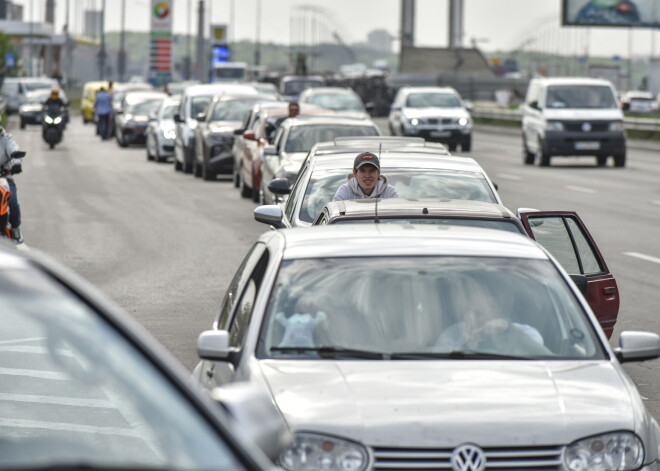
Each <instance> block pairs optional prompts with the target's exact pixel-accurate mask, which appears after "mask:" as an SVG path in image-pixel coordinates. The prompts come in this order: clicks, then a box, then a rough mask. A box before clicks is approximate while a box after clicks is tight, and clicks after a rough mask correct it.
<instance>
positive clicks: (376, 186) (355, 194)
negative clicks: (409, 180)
mask: <svg viewBox="0 0 660 471" xmlns="http://www.w3.org/2000/svg"><path fill="white" fill-rule="evenodd" d="M398 196H399V195H398V194H397V193H396V190H395V189H394V187H393V186H392V185H390V184H389V183H387V178H386V177H384V176H383V175H381V174H380V160H379V159H378V156H377V155H376V154H373V153H371V152H362V153H361V154H359V155H358V156H357V157H355V161H354V162H353V173H352V174H351V175H349V176H348V181H347V182H346V183H344V184H343V185H342V186H340V187H339V188H338V189H337V192H336V193H335V197H334V198H333V199H332V201H341V200H358V199H363V198H398Z"/></svg>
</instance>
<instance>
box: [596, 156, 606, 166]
mask: <svg viewBox="0 0 660 471" xmlns="http://www.w3.org/2000/svg"><path fill="white" fill-rule="evenodd" d="M596 165H597V166H598V167H605V166H606V165H607V156H606V155H597V156H596Z"/></svg>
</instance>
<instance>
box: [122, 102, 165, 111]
mask: <svg viewBox="0 0 660 471" xmlns="http://www.w3.org/2000/svg"><path fill="white" fill-rule="evenodd" d="M162 104H163V99H162V98H157V99H155V100H145V101H141V102H139V103H132V104H130V105H128V107H127V108H126V113H127V114H128V113H132V114H149V113H152V112H155V111H158V109H159V108H160V105H162Z"/></svg>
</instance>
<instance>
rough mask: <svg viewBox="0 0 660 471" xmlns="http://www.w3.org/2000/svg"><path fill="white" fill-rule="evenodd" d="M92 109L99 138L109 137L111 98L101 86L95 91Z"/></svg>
mask: <svg viewBox="0 0 660 471" xmlns="http://www.w3.org/2000/svg"><path fill="white" fill-rule="evenodd" d="M94 110H95V111H96V127H97V134H99V135H100V136H101V139H107V138H108V137H110V135H109V134H110V116H111V113H112V99H111V98H110V94H109V93H108V92H107V91H106V90H105V88H103V87H101V88H100V89H99V91H98V92H96V100H95V101H94Z"/></svg>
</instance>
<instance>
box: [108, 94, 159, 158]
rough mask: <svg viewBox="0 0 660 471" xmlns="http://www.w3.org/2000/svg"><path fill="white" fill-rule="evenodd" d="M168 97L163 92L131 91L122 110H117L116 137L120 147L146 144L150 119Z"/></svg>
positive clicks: (123, 103)
mask: <svg viewBox="0 0 660 471" xmlns="http://www.w3.org/2000/svg"><path fill="white" fill-rule="evenodd" d="M167 97H168V95H167V94H166V93H163V92H129V93H127V94H126V96H125V97H124V101H123V102H122V107H121V108H122V109H121V111H115V139H117V144H119V146H120V147H126V146H128V145H129V144H145V143H146V141H147V136H146V132H147V126H148V125H149V120H151V119H152V118H153V117H155V116H156V113H157V112H158V110H159V109H160V105H161V104H162V103H163V101H164V100H165V99H166V98H167Z"/></svg>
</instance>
